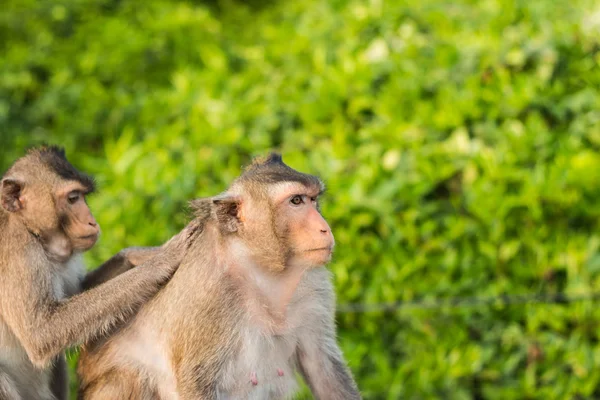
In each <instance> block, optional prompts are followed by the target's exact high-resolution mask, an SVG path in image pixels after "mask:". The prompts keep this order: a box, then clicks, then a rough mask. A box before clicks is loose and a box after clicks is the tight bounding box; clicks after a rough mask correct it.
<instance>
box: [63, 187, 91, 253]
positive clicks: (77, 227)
mask: <svg viewBox="0 0 600 400" xmlns="http://www.w3.org/2000/svg"><path fill="white" fill-rule="evenodd" d="M86 194H87V191H86V188H85V187H83V186H82V185H81V184H79V183H78V182H73V183H72V184H70V185H67V186H66V187H64V188H63V189H62V190H61V191H59V192H58V193H57V199H56V205H57V208H58V210H57V215H58V218H59V225H60V227H61V228H62V230H63V231H64V232H65V234H66V236H67V237H68V238H69V241H70V243H71V246H72V247H73V250H75V251H86V250H89V249H90V248H92V247H93V246H94V244H96V241H97V240H98V236H99V234H100V227H99V226H98V223H97V222H96V220H95V219H94V216H93V215H92V212H91V211H90V208H89V207H88V205H87V202H86V200H85V196H86Z"/></svg>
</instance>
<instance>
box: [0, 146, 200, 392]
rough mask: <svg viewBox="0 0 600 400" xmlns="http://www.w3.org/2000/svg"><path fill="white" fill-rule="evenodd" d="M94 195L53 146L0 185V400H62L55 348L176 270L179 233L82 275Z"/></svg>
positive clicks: (107, 320) (129, 307) (21, 163)
mask: <svg viewBox="0 0 600 400" xmlns="http://www.w3.org/2000/svg"><path fill="white" fill-rule="evenodd" d="M93 190H94V182H93V180H92V179H91V178H90V177H88V176H87V175H85V174H82V173H80V172H79V171H77V170H76V169H75V168H74V167H73V166H72V165H71V164H70V163H69V162H68V161H67V159H66V158H65V154H64V151H63V150H61V149H59V148H57V147H42V148H38V149H34V150H30V151H29V152H28V154H27V155H26V156H24V157H22V158H20V159H19V160H17V161H16V162H15V163H14V164H13V165H12V167H11V168H10V169H9V170H8V171H7V172H6V174H5V175H4V176H3V178H2V181H1V183H0V205H1V207H0V400H30V399H31V400H33V399H35V400H55V399H57V400H63V399H66V398H67V394H68V389H67V387H68V385H67V371H66V362H65V359H64V355H63V354H62V352H63V350H64V349H65V348H67V347H69V346H72V345H76V344H80V343H83V342H86V341H89V340H90V339H92V338H94V337H96V336H98V335H99V334H104V333H106V332H107V331H108V330H110V329H111V328H113V327H114V326H115V324H117V323H119V322H121V321H124V320H126V319H127V318H128V317H130V316H132V315H133V313H134V311H136V309H137V308H138V307H139V306H140V305H141V304H142V303H144V302H146V301H147V300H149V299H150V297H152V296H153V295H154V294H155V293H156V292H157V291H158V290H159V289H160V287H161V286H162V285H163V284H164V283H165V282H166V281H167V280H168V279H169V278H170V277H171V276H172V274H173V272H174V271H175V269H176V268H177V267H178V266H179V262H180V260H181V254H182V253H183V251H184V249H185V239H186V235H188V231H187V230H184V231H183V233H182V234H180V235H178V236H176V237H174V238H173V240H172V241H170V242H169V243H167V244H165V245H164V248H163V249H160V254H159V249H155V248H147V249H144V248H132V249H126V250H123V251H121V252H120V253H119V254H117V255H116V256H114V257H113V258H112V259H110V260H109V261H107V262H106V263H105V264H103V265H102V266H101V267H100V268H98V269H97V270H96V271H94V272H92V273H90V274H88V275H87V276H84V272H85V268H84V266H83V263H82V257H81V253H82V252H84V251H86V250H88V249H90V248H91V247H92V246H93V245H94V244H95V243H96V240H97V238H98V234H99V227H98V224H97V223H96V221H95V220H94V217H93V216H92V213H91V212H90V210H89V208H88V206H87V204H86V201H85V196H86V195H87V194H89V193H91V192H92V191H93ZM154 255H156V257H152V256H154ZM141 263H144V264H143V265H141V266H139V267H136V268H133V269H132V267H133V266H134V265H137V264H141ZM127 270H129V271H127ZM126 271H127V272H126ZM117 275H119V276H117ZM111 278H114V279H111ZM109 279H110V281H109ZM81 289H89V291H85V292H83V293H80V294H77V293H79V292H80V291H81Z"/></svg>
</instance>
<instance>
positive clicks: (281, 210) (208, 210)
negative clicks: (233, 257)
mask: <svg viewBox="0 0 600 400" xmlns="http://www.w3.org/2000/svg"><path fill="white" fill-rule="evenodd" d="M323 191H324V186H323V183H322V182H321V181H320V180H319V179H318V178H317V177H315V176H312V175H308V174H304V173H301V172H298V171H296V170H294V169H292V168H290V167H288V166H287V165H285V164H284V162H283V160H282V158H281V156H280V155H278V154H270V155H269V156H268V157H266V158H263V159H256V160H255V161H254V162H253V163H252V164H251V165H250V166H249V167H247V168H246V170H245V171H244V172H243V173H242V175H241V176H240V177H239V178H238V179H236V180H235V181H234V182H233V184H232V185H231V187H230V188H229V189H228V190H227V191H226V192H224V193H222V194H221V195H219V196H216V197H213V198H209V199H199V200H194V201H192V207H193V208H194V209H195V212H196V215H197V216H198V217H199V218H205V219H212V220H214V221H216V223H217V224H218V226H219V230H220V233H221V235H223V236H224V237H225V238H228V239H231V240H232V243H234V244H235V246H237V248H238V249H240V251H243V252H245V253H246V252H247V253H248V255H249V256H250V257H251V258H252V259H253V260H254V261H255V262H256V263H257V264H258V265H259V266H261V267H263V268H267V269H269V270H271V271H274V272H275V271H282V270H284V269H285V268H286V267H288V266H291V265H302V266H304V267H307V268H311V267H317V266H321V265H324V264H326V263H327V262H329V261H330V260H331V254H332V251H333V247H334V244H335V240H334V238H333V234H332V232H331V229H330V228H329V225H328V224H327V222H326V221H325V219H324V218H323V216H322V215H321V213H320V211H319V205H318V197H319V195H321V194H322V193H323Z"/></svg>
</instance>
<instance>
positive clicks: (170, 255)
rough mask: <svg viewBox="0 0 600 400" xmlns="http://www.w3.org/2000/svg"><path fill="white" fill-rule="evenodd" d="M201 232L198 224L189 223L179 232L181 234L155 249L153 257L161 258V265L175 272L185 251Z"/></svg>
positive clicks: (196, 222) (194, 222) (195, 222)
mask: <svg viewBox="0 0 600 400" xmlns="http://www.w3.org/2000/svg"><path fill="white" fill-rule="evenodd" d="M201 230H202V229H201V223H200V222H198V221H196V220H194V221H192V222H190V223H189V224H188V225H187V226H186V227H185V228H183V229H182V230H181V232H179V233H178V234H177V235H175V236H173V237H172V238H171V239H169V241H167V242H166V243H165V244H163V245H162V246H161V247H158V248H156V249H157V250H156V255H155V257H157V258H158V257H159V258H161V259H162V260H163V262H161V264H162V265H165V264H166V265H169V266H171V267H172V268H173V271H175V269H177V267H178V266H179V264H180V263H181V261H182V260H183V257H184V256H185V254H186V252H187V249H188V248H189V247H190V246H191V245H192V243H193V242H194V240H195V239H196V238H197V237H198V235H199V234H200V232H201Z"/></svg>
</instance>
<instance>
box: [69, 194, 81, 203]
mask: <svg viewBox="0 0 600 400" xmlns="http://www.w3.org/2000/svg"><path fill="white" fill-rule="evenodd" d="M80 197H81V193H79V192H71V193H69V194H68V196H67V201H68V202H69V204H75V203H77V200H79V198H80Z"/></svg>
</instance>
